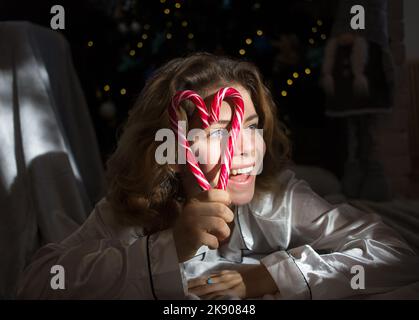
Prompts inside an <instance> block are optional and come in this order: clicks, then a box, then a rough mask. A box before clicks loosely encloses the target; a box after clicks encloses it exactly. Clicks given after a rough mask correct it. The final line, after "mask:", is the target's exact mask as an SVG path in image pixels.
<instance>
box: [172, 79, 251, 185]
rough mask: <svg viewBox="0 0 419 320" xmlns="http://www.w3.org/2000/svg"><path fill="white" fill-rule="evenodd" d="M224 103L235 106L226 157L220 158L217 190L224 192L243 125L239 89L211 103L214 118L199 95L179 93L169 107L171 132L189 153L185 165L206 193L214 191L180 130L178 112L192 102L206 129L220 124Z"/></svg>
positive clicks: (225, 92) (221, 92)
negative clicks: (227, 101)
mask: <svg viewBox="0 0 419 320" xmlns="http://www.w3.org/2000/svg"><path fill="white" fill-rule="evenodd" d="M225 99H229V100H231V101H232V102H233V105H234V113H233V115H232V124H231V132H230V134H229V138H228V141H227V148H226V149H225V151H224V154H223V155H222V158H221V168H220V178H219V180H218V183H217V187H216V188H218V189H222V190H225V189H226V188H227V183H228V177H229V175H230V167H231V161H232V158H233V153H234V148H235V144H236V140H237V138H238V136H239V133H240V130H241V126H242V121H243V113H244V103H243V98H242V97H241V95H240V93H239V92H238V91H237V90H236V89H234V88H230V87H227V88H222V89H220V90H219V91H218V92H217V93H216V94H215V96H214V99H213V101H212V103H211V114H210V113H209V112H208V109H207V107H206V105H205V102H204V100H203V99H202V98H201V97H200V96H199V95H198V94H197V93H195V92H194V91H191V90H185V91H178V92H177V93H176V94H175V95H174V96H173V98H172V101H171V103H170V105H169V118H170V124H171V126H172V130H173V131H174V132H175V133H176V135H177V136H178V141H179V143H180V145H181V146H182V147H183V148H184V149H185V151H186V161H187V164H188V167H189V170H191V172H192V174H193V175H194V176H195V178H196V180H197V182H198V184H199V186H200V187H201V188H202V189H203V190H209V189H211V185H210V183H209V182H208V180H207V179H206V177H205V175H204V173H203V172H202V170H201V168H200V166H199V164H198V162H197V161H196V158H195V155H194V154H193V152H192V150H191V148H190V146H189V142H188V140H187V139H186V133H185V132H184V130H183V128H182V127H181V126H179V118H178V113H177V111H178V110H179V108H180V107H181V103H182V102H183V101H185V100H190V101H191V102H193V103H194V104H195V105H196V107H197V109H198V111H199V116H200V118H201V121H202V125H203V129H206V128H207V127H208V126H209V125H211V124H213V123H215V122H218V120H219V115H220V108H221V103H222V102H223V100H225Z"/></svg>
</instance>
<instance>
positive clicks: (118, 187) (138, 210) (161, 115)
mask: <svg viewBox="0 0 419 320" xmlns="http://www.w3.org/2000/svg"><path fill="white" fill-rule="evenodd" d="M231 84H239V85H241V86H242V87H243V88H245V89H247V90H248V91H249V93H250V94H251V98H252V101H253V103H254V105H255V108H256V112H257V113H258V115H259V118H260V128H262V129H263V138H264V140H265V143H266V154H265V158H264V162H263V171H262V173H261V174H260V175H259V176H258V177H257V179H256V193H255V194H256V195H257V194H260V192H265V191H269V190H271V189H272V188H274V187H277V184H278V180H276V179H275V177H276V176H277V174H278V173H279V172H280V171H281V170H282V169H283V168H284V166H285V164H286V163H287V162H288V159H289V153H290V145H289V141H288V138H287V136H286V134H285V132H284V127H283V126H282V124H281V123H280V122H279V121H278V118H277V114H276V109H277V108H276V106H275V103H274V101H273V99H272V96H271V94H270V92H269V90H268V89H267V87H266V86H265V85H264V84H263V81H262V79H261V75H260V73H259V71H258V69H257V67H256V66H255V65H253V64H252V63H249V62H246V61H240V60H234V59H231V58H228V57H222V56H216V55H213V54H209V53H195V54H192V55H190V56H187V57H185V58H177V59H173V60H171V61H169V62H168V63H166V64H165V65H163V66H162V67H160V68H159V69H158V70H157V71H156V72H155V73H154V75H153V76H152V77H151V78H150V79H149V80H148V81H147V83H146V85H145V86H144V88H143V90H142V91H141V93H140V95H139V97H138V99H137V101H136V103H135V105H134V107H133V108H132V109H131V110H130V112H129V117H128V120H127V122H126V124H125V126H124V129H123V132H122V135H121V137H120V139H119V141H118V146H117V148H116V150H115V152H114V153H113V154H112V155H111V157H110V158H109V159H108V161H107V179H108V188H109V189H108V194H107V200H108V201H109V202H110V204H111V206H112V208H113V210H114V211H115V212H116V213H117V215H116V216H117V217H118V218H119V219H120V221H122V222H123V223H124V224H131V225H139V226H142V227H143V228H144V230H145V233H151V232H155V231H158V230H163V229H165V228H167V227H169V226H170V225H171V224H172V223H173V221H174V219H175V217H176V209H175V208H176V206H175V204H174V199H175V196H176V195H177V194H178V193H179V190H180V185H181V183H180V182H179V181H178V180H179V178H178V177H177V176H176V175H175V174H174V172H173V170H172V169H171V167H170V166H169V165H160V164H158V163H157V162H156V161H155V151H156V149H157V147H158V146H159V144H160V143H159V142H157V141H155V133H156V132H157V131H158V130H159V129H161V128H170V125H169V117H168V111H167V106H168V105H169V103H170V100H171V98H172V96H173V95H174V94H175V92H176V91H178V90H186V89H189V90H194V91H195V92H197V93H198V94H201V95H202V94H203V93H204V92H205V90H206V89H208V88H209V87H214V86H218V87H222V86H231Z"/></svg>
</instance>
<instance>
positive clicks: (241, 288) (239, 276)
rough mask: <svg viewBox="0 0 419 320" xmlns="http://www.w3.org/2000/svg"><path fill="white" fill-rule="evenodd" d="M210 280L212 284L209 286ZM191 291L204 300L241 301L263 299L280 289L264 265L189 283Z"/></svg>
mask: <svg viewBox="0 0 419 320" xmlns="http://www.w3.org/2000/svg"><path fill="white" fill-rule="evenodd" d="M208 278H210V279H211V283H210V284H208V283H207V280H208ZM188 288H189V291H190V292H191V293H193V294H195V295H197V296H199V297H201V298H202V299H214V298H217V297H222V296H233V297H238V298H241V299H246V298H256V297H261V296H263V295H265V294H274V293H276V292H278V287H277V286H276V283H275V281H274V280H273V279H272V277H271V274H270V273H269V271H268V270H267V269H266V267H265V266H264V265H263V264H260V265H255V266H249V265H246V266H243V267H242V268H240V269H239V270H223V271H221V272H219V273H217V274H212V275H210V276H202V277H198V278H195V279H192V280H190V281H189V282H188Z"/></svg>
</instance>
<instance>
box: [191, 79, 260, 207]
mask: <svg viewBox="0 0 419 320" xmlns="http://www.w3.org/2000/svg"><path fill="white" fill-rule="evenodd" d="M231 87H233V88H235V89H236V90H238V91H239V92H240V94H241V95H242V97H243V101H244V117H243V125H242V130H241V131H240V134H239V136H238V138H237V142H236V145H235V150H234V155H233V158H232V163H231V170H230V176H229V180H228V185H227V191H228V192H229V194H230V197H231V200H232V203H233V204H236V205H242V204H245V203H249V202H250V201H251V200H252V198H253V194H254V191H255V181H256V174H258V173H260V171H261V170H262V162H263V156H264V152H265V143H264V141H263V137H262V135H261V130H257V129H258V125H259V117H258V114H257V113H256V109H255V106H254V104H253V101H252V99H251V97H250V93H249V92H248V91H247V90H246V89H244V88H243V87H242V86H240V85H231ZM219 89H220V88H215V89H213V90H210V91H209V94H208V95H206V96H205V97H204V100H205V103H206V105H207V106H210V105H211V101H212V99H213V97H214V94H215V93H216V92H217V91H218V90H219ZM232 114H233V107H232V105H231V103H229V102H227V101H223V102H222V105H221V108H220V116H219V122H218V123H214V124H212V125H211V126H210V127H209V128H207V129H206V130H205V132H203V134H201V135H200V136H199V137H198V138H196V139H195V141H190V145H191V149H192V151H193V152H194V153H195V155H196V156H197V159H198V162H199V163H200V167H201V169H202V172H203V173H204V174H205V176H206V177H207V180H208V182H209V183H210V184H211V185H212V186H213V187H214V186H216V185H217V183H218V179H219V173H220V163H221V160H220V159H221V152H222V151H223V150H224V149H223V146H224V145H225V144H226V141H227V138H228V132H229V131H230V128H231V118H232ZM201 126H202V125H201V121H200V119H199V117H198V115H197V112H195V113H194V115H193V117H192V119H191V120H190V121H189V128H188V129H189V132H191V131H190V130H192V129H195V128H201ZM223 129H224V130H223ZM183 185H184V188H185V191H186V194H187V196H188V197H191V196H194V195H196V194H197V193H198V192H201V189H200V188H199V186H198V184H197V182H196V180H195V178H194V176H193V175H192V173H190V172H189V170H188V168H187V165H184V166H183Z"/></svg>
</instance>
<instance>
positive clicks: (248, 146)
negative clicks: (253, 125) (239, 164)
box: [234, 128, 255, 157]
mask: <svg viewBox="0 0 419 320" xmlns="http://www.w3.org/2000/svg"><path fill="white" fill-rule="evenodd" d="M254 136H255V135H254V130H251V129H248V128H246V129H242V130H241V131H240V134H239V136H238V138H237V142H236V148H235V150H234V156H243V157H246V156H251V155H253V153H254V148H255V141H254V140H255V137H254Z"/></svg>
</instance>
